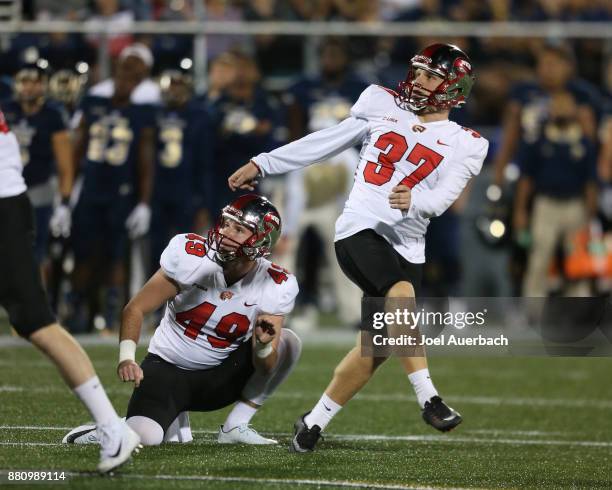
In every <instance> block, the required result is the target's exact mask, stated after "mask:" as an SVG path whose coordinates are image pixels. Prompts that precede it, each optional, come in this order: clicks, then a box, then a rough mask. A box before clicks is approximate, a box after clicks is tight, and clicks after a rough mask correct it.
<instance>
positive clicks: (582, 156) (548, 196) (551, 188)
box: [514, 91, 597, 297]
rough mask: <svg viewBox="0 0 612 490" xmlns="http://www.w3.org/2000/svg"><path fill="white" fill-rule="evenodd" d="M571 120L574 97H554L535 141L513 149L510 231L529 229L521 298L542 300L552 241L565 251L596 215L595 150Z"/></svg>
mask: <svg viewBox="0 0 612 490" xmlns="http://www.w3.org/2000/svg"><path fill="white" fill-rule="evenodd" d="M577 115H578V107H577V103H576V100H575V99H574V96H573V95H572V94H571V93H570V92H568V91H564V92H561V91H559V92H556V93H555V94H554V95H553V96H552V97H551V100H550V108H549V111H548V116H547V117H546V119H545V120H544V121H541V122H540V124H541V125H542V127H541V130H540V131H538V133H537V136H536V138H535V139H534V140H532V141H524V142H523V143H522V144H521V148H520V150H519V158H518V160H519V163H520V166H521V169H522V176H521V178H520V180H519V183H518V187H517V191H516V200H515V213H514V231H515V232H516V233H517V234H521V233H523V234H524V233H525V232H526V231H527V229H528V228H530V229H531V246H530V251H529V259H528V267H527V274H526V277H525V284H524V290H523V294H524V296H529V297H543V296H547V293H548V287H547V280H548V270H549V267H550V264H551V261H552V259H553V257H554V255H555V250H556V246H557V244H558V242H559V241H560V240H563V241H564V244H565V247H566V251H567V250H569V249H570V247H571V242H570V240H571V239H572V238H573V236H572V234H573V233H575V232H577V231H578V230H579V229H580V228H582V227H584V226H585V225H587V224H588V223H589V220H590V219H592V218H594V217H595V215H596V212H597V184H596V179H597V175H596V153H595V146H594V144H593V142H592V141H591V139H590V138H588V137H587V136H586V135H585V133H584V130H583V126H582V125H581V123H580V121H579V119H578V117H577ZM531 198H533V210H532V214H531V219H529V211H528V209H529V208H528V205H529V201H530V199H531ZM529 222H531V223H530V224H529ZM566 292H567V294H568V295H569V296H584V295H588V293H589V291H588V287H587V288H586V289H585V285H584V284H577V285H576V284H574V285H572V287H570V288H568V289H567V291H566Z"/></svg>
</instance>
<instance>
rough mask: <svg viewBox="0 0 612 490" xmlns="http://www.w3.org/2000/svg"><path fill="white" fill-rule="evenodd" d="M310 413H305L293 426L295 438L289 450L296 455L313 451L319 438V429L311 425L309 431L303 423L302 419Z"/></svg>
mask: <svg viewBox="0 0 612 490" xmlns="http://www.w3.org/2000/svg"><path fill="white" fill-rule="evenodd" d="M309 413H310V412H306V413H305V414H304V415H302V416H301V417H300V418H299V419H297V420H296V422H295V424H293V429H294V431H295V436H294V437H293V439H292V441H291V446H290V448H289V449H291V450H292V451H294V452H296V453H308V452H312V451H314V448H315V445H316V444H317V441H318V440H319V439H320V438H321V427H319V426H318V425H313V426H312V427H311V428H310V429H309V428H308V427H307V426H306V422H304V417H306V415H308V414H309Z"/></svg>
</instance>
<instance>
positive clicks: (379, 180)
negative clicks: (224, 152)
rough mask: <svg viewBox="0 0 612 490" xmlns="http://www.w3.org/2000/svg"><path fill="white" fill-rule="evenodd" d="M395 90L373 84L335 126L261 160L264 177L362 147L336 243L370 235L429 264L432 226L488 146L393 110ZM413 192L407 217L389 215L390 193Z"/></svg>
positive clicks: (472, 135)
mask: <svg viewBox="0 0 612 490" xmlns="http://www.w3.org/2000/svg"><path fill="white" fill-rule="evenodd" d="M396 97H397V94H396V93H395V92H393V91H392V90H389V89H386V88H383V87H380V86H378V85H370V86H369V87H368V88H367V89H366V90H364V91H363V93H362V94H361V96H360V97H359V100H358V101H357V102H356V103H355V105H354V106H353V107H352V108H351V117H349V118H347V119H345V120H344V121H342V122H341V123H340V124H338V125H337V126H334V127H332V128H329V129H324V130H322V131H318V132H316V133H312V134H310V135H308V136H305V137H304V138H302V139H300V140H298V141H294V142H293V143H289V144H288V145H285V146H282V147H280V148H277V149H276V150H274V151H272V152H270V153H262V154H260V155H258V156H256V157H255V158H253V160H254V161H255V162H256V163H257V164H258V165H259V167H260V168H261V170H262V172H263V173H264V174H266V173H270V174H278V173H284V172H287V171H290V170H296V169H299V168H301V167H304V166H306V165H310V164H312V163H317V162H320V161H323V160H326V159H328V158H329V157H330V156H332V155H335V154H337V153H339V152H341V151H343V150H345V149H347V148H350V147H351V146H354V145H356V144H361V145H362V147H361V155H360V161H359V166H358V167H357V171H356V173H355V183H354V185H353V189H352V191H351V193H350V195H349V198H348V200H347V202H346V204H345V206H344V211H343V213H342V215H341V216H340V217H339V218H338V221H337V222H336V237H335V240H336V241H337V240H341V239H343V238H347V237H349V236H351V235H354V234H355V233H357V232H359V231H361V230H364V229H372V230H374V231H375V232H376V233H378V234H379V235H381V236H383V237H384V238H385V239H386V240H387V241H388V242H389V243H390V244H391V245H392V246H393V248H395V250H397V251H398V252H399V253H400V254H401V255H402V256H403V257H404V258H405V259H406V260H408V261H409V262H412V263H423V262H425V232H426V231H427V226H428V224H429V219H430V218H432V217H435V216H440V215H441V214H442V213H443V212H444V211H446V210H447V209H448V208H449V206H450V205H451V204H452V203H453V202H454V201H455V200H456V199H457V198H458V197H459V195H460V194H461V192H462V191H463V189H464V188H465V186H466V185H467V183H468V181H469V179H470V178H471V177H473V176H474V175H477V174H478V173H479V172H480V169H481V167H482V163H483V161H484V159H485V157H486V155H487V150H488V147H489V143H488V141H487V140H486V139H485V138H483V137H482V136H480V135H479V134H478V133H476V132H475V131H472V130H470V129H468V128H463V127H461V126H459V125H458V124H456V123H454V122H452V121H449V120H444V121H436V122H430V123H423V122H421V121H420V120H419V119H418V117H417V116H416V115H415V114H413V113H412V112H410V111H407V110H404V109H401V108H400V107H398V105H397V103H396ZM399 184H403V185H407V186H408V187H410V188H411V189H412V201H411V204H410V208H409V209H408V210H403V211H401V210H398V209H392V208H391V207H390V205H389V194H390V193H391V189H392V188H393V187H394V186H396V185H399Z"/></svg>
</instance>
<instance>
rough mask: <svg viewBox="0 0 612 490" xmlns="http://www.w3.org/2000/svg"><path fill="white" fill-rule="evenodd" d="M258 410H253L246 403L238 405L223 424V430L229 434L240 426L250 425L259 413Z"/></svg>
mask: <svg viewBox="0 0 612 490" xmlns="http://www.w3.org/2000/svg"><path fill="white" fill-rule="evenodd" d="M257 410H258V408H253V407H252V406H251V405H247V404H246V403H244V402H238V403H236V405H234V408H232V411H231V412H230V413H229V415H228V416H227V418H226V419H225V422H224V423H223V430H224V431H225V432H228V431H230V430H232V429H233V428H234V427H238V426H239V425H240V424H248V423H249V422H250V421H251V419H252V418H253V416H254V415H255V414H256V413H257Z"/></svg>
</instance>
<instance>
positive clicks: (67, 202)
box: [60, 196, 70, 206]
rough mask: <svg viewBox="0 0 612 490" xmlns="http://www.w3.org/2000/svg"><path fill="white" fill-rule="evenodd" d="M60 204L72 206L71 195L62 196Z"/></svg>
mask: <svg viewBox="0 0 612 490" xmlns="http://www.w3.org/2000/svg"><path fill="white" fill-rule="evenodd" d="M60 204H61V205H62V206H70V196H68V197H62V199H61V201H60Z"/></svg>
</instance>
